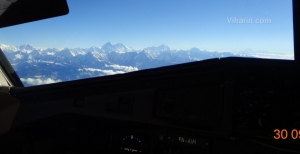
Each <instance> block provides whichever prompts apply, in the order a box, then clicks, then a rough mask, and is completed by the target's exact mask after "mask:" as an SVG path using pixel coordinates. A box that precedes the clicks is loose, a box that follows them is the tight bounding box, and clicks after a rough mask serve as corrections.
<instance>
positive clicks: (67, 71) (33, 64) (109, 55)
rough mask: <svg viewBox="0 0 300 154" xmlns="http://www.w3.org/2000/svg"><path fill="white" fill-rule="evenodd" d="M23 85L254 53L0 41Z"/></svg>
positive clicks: (118, 45)
mask: <svg viewBox="0 0 300 154" xmlns="http://www.w3.org/2000/svg"><path fill="white" fill-rule="evenodd" d="M0 48H1V49H2V50H3V52H4V54H5V55H6V57H7V59H8V60H9V61H10V63H11V64H12V66H13V68H14V69H15V70H16V72H17V74H18V75H19V77H20V78H21V81H23V83H24V85H25V86H32V85H38V84H48V83H54V82H62V81H70V80H77V79H84V78H91V77H98V76H105V75H113V74H119V73H127V72H132V71H138V70H143V69H149V68H156V67H162V66H168V65H174V64H180V63H187V62H193V61H201V60H205V59H211V58H222V57H255V56H253V55H246V54H243V55H240V54H234V53H230V52H209V51H202V50H200V49H198V48H191V49H190V50H171V49H170V48H169V47H168V46H166V45H164V44H162V45H160V46H157V47H153V46H152V47H147V48H144V49H143V50H135V49H132V48H129V47H126V46H125V45H123V44H121V43H117V44H115V45H113V44H111V43H110V42H108V43H106V44H104V45H103V46H102V47H95V46H92V47H90V48H63V49H57V48H46V49H43V48H35V47H33V46H31V45H30V44H24V45H21V46H13V45H5V44H0Z"/></svg>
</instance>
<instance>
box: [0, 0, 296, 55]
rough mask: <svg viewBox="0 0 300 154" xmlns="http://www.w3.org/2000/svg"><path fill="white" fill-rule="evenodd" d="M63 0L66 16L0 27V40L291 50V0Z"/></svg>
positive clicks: (41, 44)
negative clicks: (65, 3) (67, 8)
mask: <svg viewBox="0 0 300 154" xmlns="http://www.w3.org/2000/svg"><path fill="white" fill-rule="evenodd" d="M67 2H68V4H69V9H70V13H69V14H68V15H65V16H61V17H55V18H51V19H45V20H41V21H37V22H32V23H26V24H21V25H16V26H12V27H7V28H2V29H0V44H10V45H22V44H25V43H29V44H31V45H33V46H35V47H43V48H48V47H49V48H53V47H55V48H64V47H68V48H76V47H81V48H89V47H92V46H97V47H100V46H102V45H104V44H105V43H107V42H111V43H112V44H116V43H122V44H124V45H126V46H128V47H132V48H134V49H143V48H146V47H151V46H159V45H161V44H165V45H167V46H169V47H170V48H171V49H176V50H179V49H190V48H193V47H196V48H199V49H200V50H207V51H219V52H225V51H227V52H245V53H247V52H266V53H293V51H294V49H293V21H292V0H251V1H250V0H226V1H224V0H88V1H78V0H68V1H67ZM256 19H258V20H259V21H260V22H257V23H256ZM251 20H252V23H250V22H251Z"/></svg>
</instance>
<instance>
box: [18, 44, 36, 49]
mask: <svg viewBox="0 0 300 154" xmlns="http://www.w3.org/2000/svg"><path fill="white" fill-rule="evenodd" d="M19 49H20V50H34V47H33V46H32V45H30V44H23V45H20V46H19Z"/></svg>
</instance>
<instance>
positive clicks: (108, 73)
mask: <svg viewBox="0 0 300 154" xmlns="http://www.w3.org/2000/svg"><path fill="white" fill-rule="evenodd" d="M83 70H85V71H90V72H102V73H104V74H106V75H114V74H122V73H126V72H124V71H114V70H102V69H96V68H83V69H78V71H83Z"/></svg>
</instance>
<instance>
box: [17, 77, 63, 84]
mask: <svg viewBox="0 0 300 154" xmlns="http://www.w3.org/2000/svg"><path fill="white" fill-rule="evenodd" d="M21 81H22V82H23V83H27V84H29V85H42V84H50V83H56V82H61V80H54V79H51V78H46V79H40V78H37V79H35V78H21Z"/></svg>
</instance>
